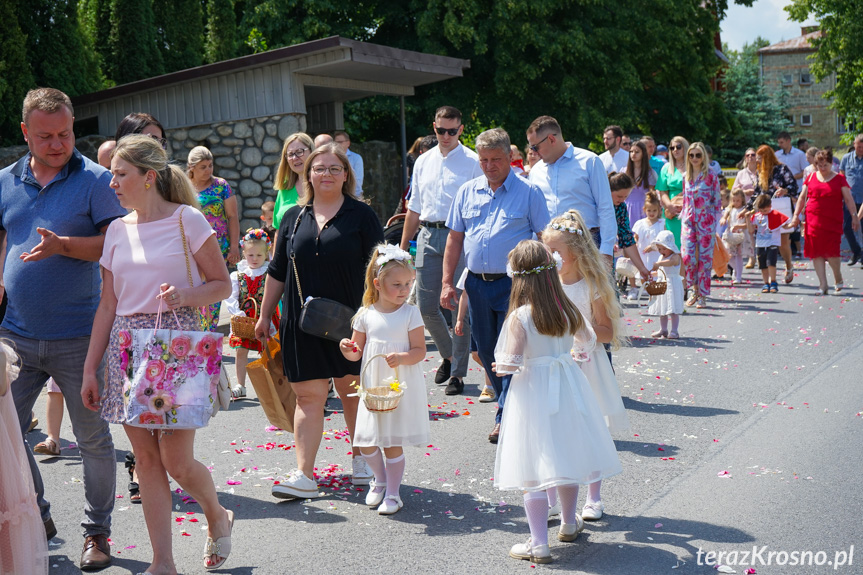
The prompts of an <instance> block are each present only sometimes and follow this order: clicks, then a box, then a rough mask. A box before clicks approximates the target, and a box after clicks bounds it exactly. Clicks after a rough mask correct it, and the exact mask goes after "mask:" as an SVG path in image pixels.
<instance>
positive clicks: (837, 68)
mask: <svg viewBox="0 0 863 575" xmlns="http://www.w3.org/2000/svg"><path fill="white" fill-rule="evenodd" d="M785 10H787V11H788V14H789V15H790V17H791V19H792V20H796V21H798V22H803V21H804V20H806V19H808V18H809V16H810V15H811V16H814V17H815V19H816V20H818V22H819V23H820V25H821V31H822V32H823V34H822V35H821V37H819V38H815V39H813V40H812V45H813V47H814V48H815V49H816V52H815V53H814V54H813V55H812V56H810V59H811V60H812V64H811V65H810V67H809V69H810V71H811V72H812V73H813V74H814V75H815V79H816V80H817V81H818V82H821V81H823V80H824V79H826V78H828V77H829V76H830V75H831V74H836V87H835V88H833V89H832V90H827V91H826V92H825V93H824V97H825V98H828V99H830V98H832V99H833V102H832V103H831V104H830V107H832V108H834V109H835V110H836V112H837V113H838V114H839V116H841V117H844V118H846V121H847V122H848V123H849V124H850V123H851V122H857V125H858V126H859V125H860V122H861V121H863V81H861V78H863V18H861V15H863V1H861V0H793V1H792V3H791V4H790V5H789V6H786V7H785ZM846 137H847V138H848V139H849V141H850V139H851V138H853V137H854V134H847V135H846Z"/></svg>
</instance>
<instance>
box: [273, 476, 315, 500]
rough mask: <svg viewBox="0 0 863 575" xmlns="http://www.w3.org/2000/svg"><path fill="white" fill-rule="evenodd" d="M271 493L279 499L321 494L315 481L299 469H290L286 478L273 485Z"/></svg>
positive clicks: (307, 497)
mask: <svg viewBox="0 0 863 575" xmlns="http://www.w3.org/2000/svg"><path fill="white" fill-rule="evenodd" d="M272 493H273V497H278V498H279V499H310V498H312V497H320V496H321V494H320V492H319V491H318V484H317V482H316V481H315V480H314V479H309V478H308V477H306V474H305V473H303V472H302V471H300V470H299V469H295V470H294V471H292V472H291V474H290V475H289V476H288V478H287V479H285V480H284V481H282V482H281V483H279V484H278V485H273V491H272Z"/></svg>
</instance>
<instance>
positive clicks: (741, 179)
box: [731, 148, 758, 269]
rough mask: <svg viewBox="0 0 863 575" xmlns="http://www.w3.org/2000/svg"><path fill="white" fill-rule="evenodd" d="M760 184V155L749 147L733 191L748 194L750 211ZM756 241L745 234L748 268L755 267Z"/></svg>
mask: <svg viewBox="0 0 863 575" xmlns="http://www.w3.org/2000/svg"><path fill="white" fill-rule="evenodd" d="M756 184H758V156H757V155H756V154H755V148H747V150H746V152H744V153H743V168H742V169H741V170H740V171H739V172H737V175H736V176H735V177H734V185H733V186H732V187H731V191H732V192H733V191H734V190H741V191H742V192H743V193H744V195H745V196H746V206H747V210H748V211H750V212H751V211H752V210H753V208H752V201H753V200H752V195H753V193H754V192H755V185H756ZM754 246H755V241H754V240H753V239H752V238H751V237H750V236H749V233H748V232H747V233H746V234H745V240H744V242H743V255H744V256H745V257H748V258H749V261H748V262H746V268H747V269H752V268H754V267H755V247H754Z"/></svg>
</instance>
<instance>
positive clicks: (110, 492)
mask: <svg viewBox="0 0 863 575" xmlns="http://www.w3.org/2000/svg"><path fill="white" fill-rule="evenodd" d="M0 338H3V339H7V340H9V341H11V342H12V344H13V348H14V349H15V351H16V352H17V353H18V356H19V357H20V364H21V372H20V373H19V374H18V379H16V380H15V381H14V382H13V384H12V386H11V389H12V398H13V399H14V401H15V409H16V410H17V411H18V421H19V423H20V425H21V435H23V436H24V438H25V439H24V449H25V450H26V451H27V459H28V461H29V462H30V471H31V472H32V474H33V483H34V485H35V487H36V500H37V502H38V503H39V511H40V513H41V514H42V520H43V521H47V520H48V519H50V518H51V504H50V503H48V501H47V500H46V499H45V484H44V483H43V482H42V474H41V473H40V472H39V467H38V466H37V465H36V459H35V458H34V457H33V450H32V449H31V448H30V445H29V444H28V443H27V439H26V437H27V435H26V434H27V429H28V428H29V427H30V413H31V412H32V411H33V406H34V405H35V404H36V399H38V397H39V393H41V391H42V388H43V387H44V386H45V382H46V381H48V378H49V377H53V378H54V381H55V382H57V386H58V387H59V388H60V391H62V392H63V397H64V398H65V400H66V410H67V411H68V412H69V419H70V420H71V422H72V431H73V433H74V434H75V440H76V441H77V443H78V449H79V451H80V453H81V460H82V462H83V470H84V477H83V480H84V520H83V521H82V522H81V527H83V528H84V536H89V535H110V534H111V512H112V511H113V510H114V490H115V487H116V479H117V461H116V457H115V455H114V442H113V441H112V440H111V432H110V430H109V429H108V423H107V422H106V421H105V420H103V419H102V418H101V417H100V416H99V414H98V413H96V412H95V411H90V410H89V409H87V408H86V407H84V402H83V401H82V400H81V381H82V380H83V376H84V358H85V357H87V348H88V347H89V345H90V338H89V337H86V336H85V337H77V338H72V339H60V340H37V339H30V338H26V337H22V336H20V335H18V334H16V333H14V332H11V331H9V330H8V329H5V328H0ZM98 377H99V381H100V383H102V382H103V368H102V367H100V368H99V374H98ZM102 387H104V385H102Z"/></svg>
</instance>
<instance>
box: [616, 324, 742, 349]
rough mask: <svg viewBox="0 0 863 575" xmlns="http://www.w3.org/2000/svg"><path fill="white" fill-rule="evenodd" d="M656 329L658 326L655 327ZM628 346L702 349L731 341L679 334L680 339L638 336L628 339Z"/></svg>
mask: <svg viewBox="0 0 863 575" xmlns="http://www.w3.org/2000/svg"><path fill="white" fill-rule="evenodd" d="M657 329H658V328H657ZM629 342H630V346H631V347H635V348H643V347H651V346H663V347H695V348H699V347H702V348H704V349H720V348H721V346H724V345H728V344H729V343H731V342H730V341H728V340H727V339H720V338H715V337H686V335H685V334H684V335H681V336H680V339H662V338H658V337H650V336H649V335H647V336H639V337H633V338H631V339H630V340H629Z"/></svg>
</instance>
